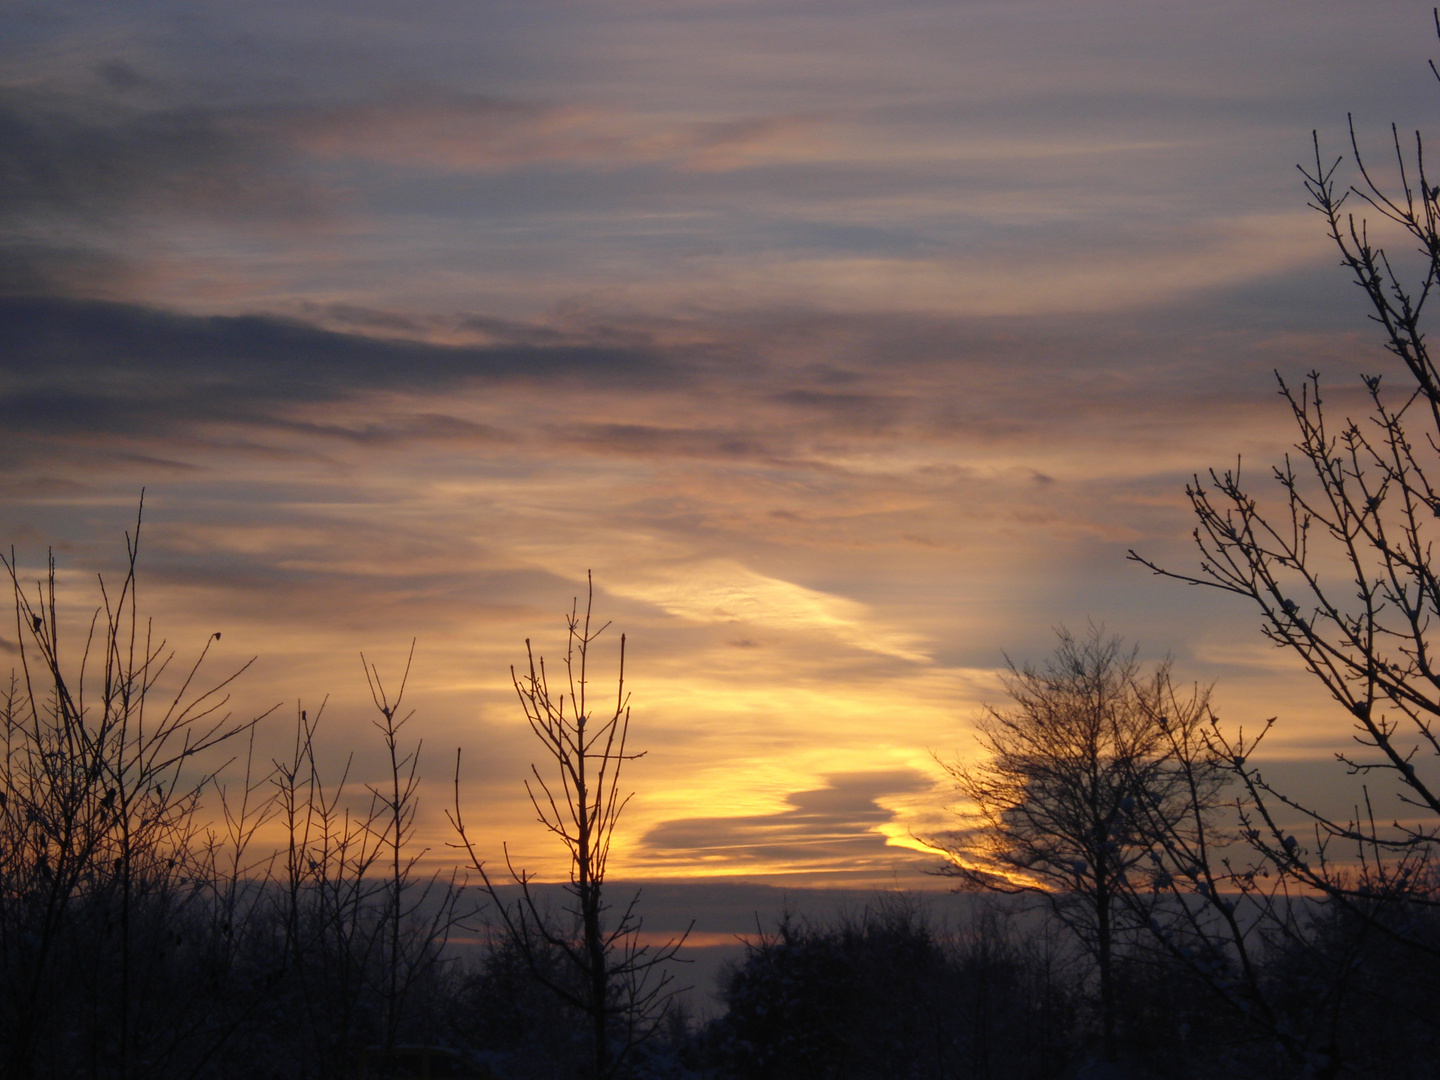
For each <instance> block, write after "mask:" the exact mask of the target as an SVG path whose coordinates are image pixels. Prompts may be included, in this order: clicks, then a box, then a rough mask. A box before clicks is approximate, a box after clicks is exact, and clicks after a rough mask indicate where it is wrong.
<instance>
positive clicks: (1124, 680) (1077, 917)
mask: <svg viewBox="0 0 1440 1080" xmlns="http://www.w3.org/2000/svg"><path fill="white" fill-rule="evenodd" d="M1057 633H1058V636H1059V644H1058V646H1057V647H1056V649H1055V651H1054V653H1053V654H1052V655H1051V656H1050V657H1049V658H1048V659H1047V660H1046V661H1045V662H1044V663H1043V664H1042V665H1041V666H1039V667H1035V666H1032V665H1029V664H1027V665H1025V666H1023V667H1017V666H1015V664H1014V663H1013V662H1012V663H1011V664H1010V669H1009V674H1008V676H1006V678H1005V687H1006V690H1007V691H1009V694H1010V697H1011V699H1012V700H1013V702H1014V705H1013V707H1010V708H998V707H993V706H992V707H989V708H987V710H986V713H985V716H984V717H983V718H982V719H981V720H980V722H979V724H978V727H979V734H978V738H979V742H980V745H981V748H982V750H983V751H984V756H983V757H982V758H981V759H980V760H979V761H977V762H973V763H972V762H967V761H965V760H963V759H962V760H959V761H955V762H951V763H945V762H942V763H941V764H942V765H943V766H944V768H945V769H946V771H947V772H949V773H950V775H951V776H952V777H953V778H954V780H955V783H956V787H957V789H958V791H959V793H960V795H961V797H962V798H963V799H964V800H965V801H966V803H967V804H968V806H966V807H965V808H963V809H962V810H960V811H959V813H960V819H961V827H960V828H959V829H957V830H956V831H954V832H951V833H949V834H947V835H944V836H940V837H935V838H930V839H929V840H927V842H928V843H929V844H930V845H931V846H932V847H934V848H935V849H936V850H939V851H941V852H943V853H944V854H945V855H946V856H947V862H946V863H945V864H944V865H943V866H942V867H941V869H940V871H939V872H940V873H942V874H944V875H947V876H950V877H954V878H957V879H959V882H960V887H961V888H962V889H975V890H989V891H994V892H1003V893H1028V894H1031V895H1033V896H1035V897H1037V898H1040V899H1041V900H1042V901H1043V902H1044V903H1045V905H1046V906H1047V907H1048V908H1049V910H1050V911H1051V912H1052V913H1053V914H1054V915H1055V916H1056V917H1057V918H1058V919H1059V920H1060V921H1061V922H1062V923H1063V924H1064V925H1065V926H1066V927H1068V928H1069V929H1070V931H1071V932H1072V933H1074V934H1075V935H1076V937H1077V938H1078V939H1079V940H1080V941H1081V942H1082V943H1083V945H1084V946H1085V947H1086V949H1088V950H1089V951H1090V953H1091V954H1092V955H1093V957H1094V959H1095V963H1096V968H1097V971H1098V975H1099V983H1100V986H1099V997H1100V1018H1101V1037H1102V1042H1103V1050H1104V1054H1105V1056H1106V1058H1107V1060H1114V1059H1115V1058H1116V1056H1117V1053H1118V1048H1117V1042H1116V1021H1117V1016H1116V998H1115V982H1114V967H1115V952H1116V945H1117V938H1118V937H1119V935H1120V934H1121V933H1122V931H1123V930H1124V929H1126V928H1127V926H1131V925H1133V923H1130V922H1127V921H1126V918H1127V916H1128V915H1130V914H1131V910H1130V908H1129V907H1128V906H1126V905H1124V904H1122V902H1121V901H1122V895H1123V894H1124V893H1125V892H1126V890H1127V883H1128V882H1129V880H1130V878H1131V877H1132V876H1134V875H1135V874H1137V873H1138V872H1140V871H1142V870H1143V869H1144V866H1145V860H1146V856H1147V854H1148V852H1149V843H1148V841H1147V832H1146V829H1147V828H1149V827H1152V826H1151V825H1150V823H1151V822H1153V821H1155V820H1159V821H1162V822H1164V823H1165V824H1166V825H1167V827H1169V828H1171V829H1174V830H1177V831H1180V832H1184V831H1185V830H1186V829H1187V828H1188V825H1187V823H1188V822H1189V821H1191V820H1192V819H1193V817H1194V814H1195V810H1196V808H1197V807H1199V808H1200V809H1201V811H1202V813H1203V812H1206V811H1208V808H1209V807H1210V806H1211V805H1212V803H1213V800H1214V797H1215V793H1216V791H1217V789H1218V786H1219V774H1218V773H1210V772H1207V773H1203V774H1202V780H1201V784H1200V786H1199V787H1198V788H1195V787H1192V785H1191V784H1190V783H1189V782H1188V781H1187V777H1186V774H1185V773H1184V772H1183V771H1181V770H1179V769H1176V768H1175V767H1174V761H1173V760H1172V758H1171V754H1170V743H1169V741H1168V737H1167V731H1168V730H1170V729H1173V728H1177V727H1179V728H1185V729H1190V728H1194V727H1195V726H1197V725H1198V724H1199V723H1200V722H1201V721H1202V719H1203V718H1204V717H1205V716H1206V715H1207V710H1208V706H1207V696H1206V694H1205V692H1203V691H1200V690H1196V691H1194V692H1193V693H1192V694H1191V695H1190V696H1189V697H1183V696H1180V695H1177V694H1176V693H1175V691H1174V689H1173V687H1172V686H1171V682H1170V671H1169V667H1168V665H1166V664H1161V665H1160V666H1159V667H1157V668H1156V669H1155V671H1154V672H1153V673H1152V674H1150V675H1149V676H1148V677H1142V675H1141V671H1140V665H1139V663H1138V661H1137V659H1136V651H1135V650H1133V649H1132V650H1129V651H1127V650H1126V649H1125V647H1124V643H1123V642H1122V641H1121V639H1120V638H1118V637H1106V636H1105V635H1104V633H1103V632H1102V631H1101V630H1100V629H1098V628H1095V627H1092V628H1091V631H1090V633H1089V635H1088V636H1086V637H1085V638H1076V637H1075V636H1074V635H1072V634H1071V633H1070V632H1069V631H1067V630H1064V629H1061V630H1059V631H1058V632H1057Z"/></svg>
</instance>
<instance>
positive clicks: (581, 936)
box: [451, 575, 688, 1080]
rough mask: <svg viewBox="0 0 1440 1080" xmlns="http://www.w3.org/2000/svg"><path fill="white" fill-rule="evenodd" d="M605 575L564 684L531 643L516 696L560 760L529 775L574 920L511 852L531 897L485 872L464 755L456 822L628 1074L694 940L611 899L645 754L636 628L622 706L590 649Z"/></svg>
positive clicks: (511, 928) (558, 982) (565, 993)
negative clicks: (557, 847)
mask: <svg viewBox="0 0 1440 1080" xmlns="http://www.w3.org/2000/svg"><path fill="white" fill-rule="evenodd" d="M594 596H595V590H594V583H593V581H590V579H589V576H588V575H587V591H586V598H585V611H584V612H583V614H582V613H581V612H580V609H579V599H578V597H577V598H576V600H575V602H574V604H573V605H572V607H571V610H570V614H569V616H568V618H567V628H568V643H567V646H566V650H565V665H564V675H563V677H562V679H561V681H560V683H559V685H558V686H557V687H554V688H552V686H551V684H550V679H549V676H548V675H547V673H546V669H545V660H544V657H539V658H537V657H536V656H535V653H534V650H533V648H532V647H531V644H530V641H529V639H526V641H525V652H526V660H527V669H526V670H525V671H524V672H523V673H520V672H517V671H516V670H515V669H514V668H511V670H510V675H511V680H512V682H513V683H514V686H515V693H516V695H517V697H518V698H519V700H520V706H521V708H522V709H523V710H524V713H525V719H526V721H527V722H528V723H529V725H530V730H531V731H532V732H534V734H535V737H536V738H537V739H539V741H540V743H541V745H542V746H543V747H544V748H545V753H546V756H547V758H548V759H549V761H547V766H553V771H552V770H547V772H548V775H549V779H547V773H546V772H542V771H541V769H540V767H539V766H537V765H533V764H532V765H531V767H530V772H531V778H532V780H533V784H532V782H531V780H527V781H526V783H525V790H526V792H527V794H528V795H529V796H530V802H531V805H532V806H533V807H534V808H535V813H536V816H537V817H538V818H539V820H540V823H541V824H543V825H544V826H545V828H546V829H547V830H548V831H549V832H550V833H551V835H553V836H555V837H556V838H557V839H558V840H559V841H560V843H561V844H562V845H563V847H564V848H565V851H566V853H567V854H568V855H569V859H570V874H569V884H568V886H567V892H568V894H569V896H570V898H571V903H570V905H569V906H568V908H567V910H566V914H568V915H569V916H570V918H571V925H570V926H557V925H556V921H555V920H554V919H553V918H552V917H551V916H550V914H549V913H548V912H547V911H545V910H544V908H543V904H542V902H541V900H540V898H539V896H538V895H537V893H536V891H535V890H534V889H533V888H532V878H531V877H530V875H529V874H528V873H527V872H526V871H525V870H523V869H517V868H516V867H515V866H514V864H513V863H512V862H511V860H510V853H509V847H508V845H507V846H506V848H505V864H506V869H507V870H508V872H509V875H510V878H511V880H512V882H513V883H514V884H515V885H517V886H518V887H519V891H520V898H519V899H518V900H517V901H515V902H513V903H510V902H507V901H506V900H505V899H504V898H503V897H502V896H501V894H500V892H499V890H498V888H497V887H496V884H495V883H494V881H492V879H491V877H490V875H489V873H488V872H487V871H486V869H485V864H484V861H483V860H481V859H480V858H479V856H478V854H477V852H476V850H475V847H474V845H473V843H472V842H471V840H470V838H469V836H468V835H467V834H466V830H465V824H464V821H463V819H462V818H461V814H460V759H459V754H458V753H457V755H456V762H455V769H456V771H455V809H454V812H453V814H452V815H451V822H452V824H453V826H454V828H455V830H456V832H457V833H458V834H459V837H460V846H461V847H462V848H463V849H464V850H465V852H466V853H467V855H468V856H469V859H470V862H471V865H472V866H473V867H474V869H475V870H476V871H477V872H478V873H479V875H480V878H481V881H482V882H483V887H484V889H485V891H486V892H487V893H488V894H489V896H490V899H491V901H492V902H493V904H494V908H495V911H496V914H497V915H498V917H499V919H500V923H501V926H502V928H503V931H504V933H505V935H506V937H507V939H508V941H509V943H510V944H511V945H512V946H513V947H514V948H515V949H516V950H517V951H518V952H519V953H520V955H521V956H523V957H524V958H525V960H526V962H527V965H528V966H529V968H530V971H531V973H532V974H533V975H534V976H535V977H536V978H537V979H539V980H540V981H541V982H542V983H543V984H544V985H545V986H546V987H547V988H549V989H550V990H551V991H552V992H553V993H554V994H555V995H557V996H558V997H559V998H560V1000H561V1001H563V1002H564V1003H566V1004H567V1005H569V1006H571V1007H572V1008H574V1009H576V1010H578V1011H579V1012H581V1013H582V1014H583V1015H584V1016H585V1017H587V1018H588V1020H589V1023H590V1030H591V1041H592V1043H593V1045H592V1047H591V1052H592V1058H591V1068H592V1069H593V1072H594V1075H595V1077H596V1078H597V1080H599V1078H604V1077H608V1076H612V1075H615V1074H616V1073H617V1072H618V1071H619V1070H621V1069H622V1068H623V1067H624V1065H625V1063H626V1059H627V1057H628V1055H629V1053H630V1051H631V1050H632V1049H633V1048H634V1047H635V1046H636V1045H637V1044H638V1043H639V1042H641V1041H643V1039H644V1038H646V1037H647V1036H648V1035H649V1034H650V1033H651V1032H652V1031H653V1029H654V1027H655V1025H656V1023H657V1022H658V1021H659V1020H661V1019H663V1017H664V1015H665V1013H666V1012H667V1010H668V1009H669V1006H670V1004H671V999H672V993H671V982H672V976H671V975H670V974H669V973H668V972H667V971H666V970H665V969H664V967H663V965H664V964H665V962H666V961H668V960H671V959H673V958H674V957H675V955H676V953H677V952H678V951H679V949H680V947H681V945H682V944H683V943H684V940H685V937H686V936H687V935H688V931H687V935H681V937H680V938H678V939H675V940H672V941H670V942H669V943H667V944H666V945H664V946H663V947H661V948H659V949H655V950H652V949H651V948H650V947H649V946H647V945H643V944H641V942H640V930H641V919H640V917H639V915H638V914H637V912H636V905H637V902H638V900H639V893H638V892H636V893H634V894H633V895H632V896H631V897H630V899H629V900H628V902H627V903H625V905H624V906H623V907H617V908H611V907H610V906H609V905H608V904H607V902H606V898H605V878H606V873H607V870H608V863H609V857H610V845H611V841H612V840H613V838H614V835H615V828H616V825H617V824H618V822H619V819H620V814H621V812H622V811H623V810H624V809H625V805H626V803H628V802H629V800H630V795H629V794H622V793H621V788H620V771H621V767H622V766H623V765H624V764H625V762H627V761H634V760H635V759H637V758H639V757H643V756H644V753H643V751H640V752H637V751H632V750H630V749H629V748H628V737H629V732H630V696H629V692H628V691H627V690H626V689H625V636H624V635H623V634H622V635H621V636H620V656H619V670H618V673H617V675H616V687H615V697H614V705H613V707H610V706H608V705H607V706H604V707H602V708H601V709H600V710H597V709H596V708H595V706H594V704H593V696H592V695H591V694H590V692H589V683H590V673H589V660H590V649H591V646H592V645H593V644H594V643H595V641H596V639H597V638H599V636H600V635H601V634H602V633H604V631H605V630H606V629H607V628H608V627H609V625H610V624H609V623H608V622H607V623H604V624H602V625H600V626H599V627H595V626H593V625H592V621H591V620H592V613H593V604H594ZM556 952H558V953H559V954H560V955H561V956H563V957H564V958H565V964H564V965H563V966H562V968H561V970H560V971H559V972H558V973H557V972H556V970H555V967H554V965H553V963H552V962H551V960H552V959H553V956H554V955H555V953H556Z"/></svg>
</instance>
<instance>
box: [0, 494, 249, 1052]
mask: <svg viewBox="0 0 1440 1080" xmlns="http://www.w3.org/2000/svg"><path fill="white" fill-rule="evenodd" d="M139 537H140V518H139V517H138V516H137V519H136V527H135V531H134V533H133V534H127V536H126V545H127V562H126V566H125V573H124V576H123V579H122V581H121V582H120V584H119V587H118V589H116V588H114V587H113V584H112V585H107V584H106V582H105V581H104V579H103V578H102V579H101V581H100V593H101V604H100V607H99V608H98V609H97V610H96V612H95V614H94V616H93V617H92V619H91V621H90V626H89V630H88V632H87V633H86V634H84V635H83V636H82V637H81V638H80V640H79V648H78V650H73V649H72V648H69V647H67V643H66V637H67V635H66V634H65V633H64V630H63V628H62V625H61V619H60V618H59V608H58V606H57V598H56V575H55V562H54V558H53V556H51V557H50V559H49V562H48V567H47V571H46V574H45V577H44V578H43V580H41V581H38V582H35V585H34V591H33V592H32V591H31V590H30V588H29V586H28V585H27V584H26V583H25V582H23V581H22V579H21V573H22V572H21V570H20V568H19V565H18V563H17V561H16V559H15V556H14V553H13V552H12V553H11V555H10V557H9V558H8V559H0V562H3V565H4V567H5V569H6V571H7V572H8V574H9V576H10V582H11V587H12V593H13V603H14V612H15V631H16V640H17V665H18V671H17V672H15V673H12V676H11V679H10V681H9V686H8V688H7V690H6V691H5V692H4V693H3V695H0V738H3V747H0V972H3V978H0V984H3V987H0V1050H3V1054H4V1057H5V1067H4V1071H5V1074H6V1075H7V1076H14V1077H30V1076H35V1075H47V1074H55V1075H73V1074H74V1073H75V1072H76V1071H77V1070H78V1071H94V1070H96V1069H99V1068H101V1067H102V1066H103V1068H104V1070H105V1071H106V1073H107V1075H115V1076H121V1077H128V1076H135V1075H146V1076H161V1075H177V1074H178V1075H186V1074H187V1073H188V1072H189V1071H192V1070H195V1069H198V1068H199V1067H200V1065H201V1064H203V1062H204V1061H205V1060H206V1059H207V1058H208V1057H209V1056H210V1055H213V1053H214V1052H215V1051H216V1050H217V1049H218V1048H219V1046H220V1045H221V1044H222V1043H223V1042H224V1040H225V1038H226V1036H227V1035H228V1034H229V1033H230V1031H231V1030H232V1028H231V1027H230V1026H228V1025H226V1024H225V1023H224V1022H223V1021H221V1020H220V1019H218V1018H217V1017H216V1015H214V1012H213V1010H212V1011H211V1012H209V1013H207V1012H206V1011H205V1009H206V1006H207V1004H209V1005H213V1004H214V1001H213V999H210V998H207V999H206V1000H205V1001H197V1000H195V999H194V996H192V997H191V999H188V1000H187V999H186V998H185V997H184V995H182V994H179V993H176V992H175V991H174V988H173V987H172V986H171V985H170V980H171V978H172V977H173V975H174V964H173V961H174V959H175V957H176V955H177V954H179V953H181V952H182V950H184V949H185V948H186V946H187V942H186V940H185V935H184V931H185V929H186V928H187V926H189V925H192V924H194V923H195V922H196V921H197V920H198V919H199V918H200V917H201V916H203V915H204V914H205V912H206V902H207V893H206V892H205V890H204V888H203V882H204V879H205V878H206V877H207V861H208V854H207V853H208V851H209V845H208V844H207V842H206V838H205V836H204V835H203V831H202V828H201V821H200V819H199V818H198V817H197V808H198V806H199V803H200V799H201V795H202V793H203V792H204V791H205V790H206V789H207V788H208V787H209V786H210V784H211V782H212V780H213V773H211V772H210V771H209V770H208V769H207V768H206V767H205V766H206V764H207V763H208V764H211V765H213V764H214V762H213V761H211V760H209V759H207V757H206V755H207V753H208V752H209V751H212V750H214V749H215V748H217V747H221V746H223V745H224V744H226V743H228V742H230V741H231V740H234V739H236V738H237V737H240V736H243V735H244V734H245V733H246V732H247V731H250V730H252V729H253V727H254V725H255V724H256V723H258V722H259V719H260V717H255V718H252V719H249V720H235V719H232V717H231V715H230V713H229V711H228V701H229V697H228V687H229V685H230V684H231V683H232V682H233V681H234V680H235V679H236V678H237V677H238V676H239V675H240V673H241V672H243V671H244V670H245V668H246V667H248V666H249V665H248V664H246V665H243V666H241V667H240V669H239V670H238V671H235V672H233V673H231V674H230V675H228V676H225V677H222V678H220V679H218V680H216V681H214V682H209V683H206V682H204V681H203V675H202V666H203V664H204V661H205V659H206V656H207V654H208V652H209V649H210V646H211V645H212V644H213V643H214V642H215V641H216V640H218V639H219V637H220V635H219V634H218V633H217V634H214V635H212V636H211V637H210V638H209V639H208V640H207V641H206V644H205V647H204V648H202V649H201V651H200V654H199V656H198V658H197V659H196V660H195V661H194V663H193V664H192V665H191V666H190V667H189V668H188V669H181V670H176V669H175V667H174V660H175V653H174V651H173V650H172V649H171V648H170V647H169V645H168V644H167V643H166V642H165V640H164V639H162V638H159V637H157V636H156V635H155V634H154V632H153V630H152V627H151V625H150V622H149V621H148V620H147V619H145V618H143V617H142V616H141V614H140V608H139V601H138V598H137V585H136V572H135V570H136V562H137V559H138V557H139ZM262 715H263V714H262ZM193 947H194V946H193V943H192V944H191V948H193Z"/></svg>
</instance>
